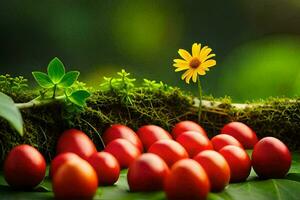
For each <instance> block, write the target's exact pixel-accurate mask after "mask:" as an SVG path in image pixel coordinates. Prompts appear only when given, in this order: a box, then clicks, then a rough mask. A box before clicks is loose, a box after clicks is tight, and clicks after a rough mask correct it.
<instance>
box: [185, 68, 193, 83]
mask: <svg viewBox="0 0 300 200" xmlns="http://www.w3.org/2000/svg"><path fill="white" fill-rule="evenodd" d="M193 71H194V70H191V72H190V73H189V74H188V75H187V76H186V78H185V82H186V83H187V84H189V83H190V80H191V78H192V76H193Z"/></svg>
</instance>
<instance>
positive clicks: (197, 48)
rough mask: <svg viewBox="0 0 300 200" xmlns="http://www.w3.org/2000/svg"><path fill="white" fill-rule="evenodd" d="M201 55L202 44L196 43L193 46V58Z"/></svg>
mask: <svg viewBox="0 0 300 200" xmlns="http://www.w3.org/2000/svg"><path fill="white" fill-rule="evenodd" d="M199 53H200V44H197V43H194V44H193V46H192V55H193V57H198V56H199Z"/></svg>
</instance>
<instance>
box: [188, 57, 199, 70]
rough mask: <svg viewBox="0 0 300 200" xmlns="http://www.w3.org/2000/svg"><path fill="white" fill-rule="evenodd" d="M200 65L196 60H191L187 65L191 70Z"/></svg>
mask: <svg viewBox="0 0 300 200" xmlns="http://www.w3.org/2000/svg"><path fill="white" fill-rule="evenodd" d="M200 64H201V62H200V60H199V59H198V58H192V60H191V61H190V64H189V65H190V67H191V68H194V69H196V68H198V67H199V65H200Z"/></svg>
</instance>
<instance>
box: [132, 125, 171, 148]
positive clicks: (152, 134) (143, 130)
mask: <svg viewBox="0 0 300 200" xmlns="http://www.w3.org/2000/svg"><path fill="white" fill-rule="evenodd" d="M137 135H138V136H139V138H140V139H141V141H142V143H143V146H144V148H145V150H148V149H149V147H150V146H151V145H152V144H153V143H154V142H156V141H158V140H162V139H172V137H171V135H170V134H169V133H168V132H167V131H166V130H165V129H163V128H161V127H159V126H156V125H145V126H142V127H140V128H139V129H138V131H137Z"/></svg>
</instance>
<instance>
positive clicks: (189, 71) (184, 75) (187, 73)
mask: <svg viewBox="0 0 300 200" xmlns="http://www.w3.org/2000/svg"><path fill="white" fill-rule="evenodd" d="M191 71H192V70H191V69H189V70H187V71H186V72H184V74H182V76H181V79H182V80H183V79H185V77H186V76H187V75H189V73H191Z"/></svg>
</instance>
